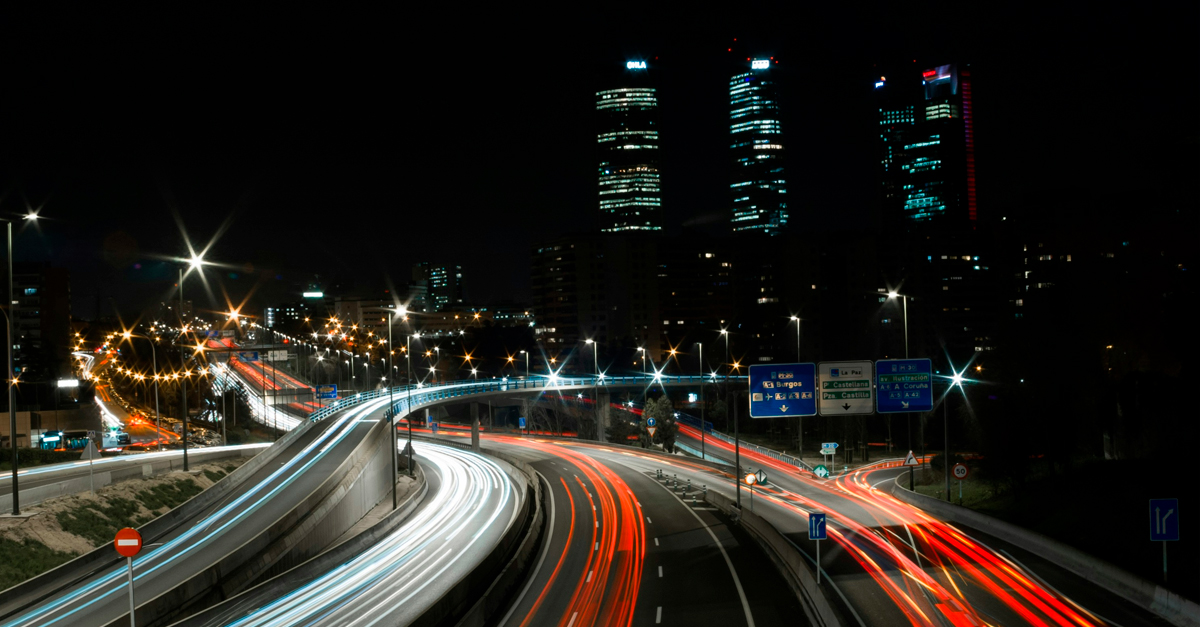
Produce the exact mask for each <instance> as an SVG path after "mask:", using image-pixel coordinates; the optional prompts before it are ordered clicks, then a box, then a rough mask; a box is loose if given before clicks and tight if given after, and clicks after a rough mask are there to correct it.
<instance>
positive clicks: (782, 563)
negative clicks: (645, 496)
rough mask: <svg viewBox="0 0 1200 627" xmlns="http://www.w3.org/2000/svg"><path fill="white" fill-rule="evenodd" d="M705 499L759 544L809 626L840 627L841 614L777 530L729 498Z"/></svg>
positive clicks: (710, 494)
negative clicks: (789, 590)
mask: <svg viewBox="0 0 1200 627" xmlns="http://www.w3.org/2000/svg"><path fill="white" fill-rule="evenodd" d="M704 499H705V501H707V502H708V503H709V504H711V505H712V506H714V507H716V508H717V509H719V510H721V511H722V512H725V513H726V514H727V515H729V516H731V517H733V519H734V520H736V521H737V522H738V524H740V525H741V526H742V528H744V529H745V530H746V531H748V532H750V536H751V537H752V538H754V539H755V541H757V542H758V544H759V546H761V547H762V549H763V551H764V552H766V554H767V556H768V557H770V558H771V562H773V563H774V564H775V568H777V569H778V570H779V572H780V574H782V575H783V578H784V579H785V580H786V581H787V582H788V585H789V586H791V588H792V591H793V592H794V593H795V594H796V599H797V600H799V601H800V605H801V606H802V607H803V608H804V613H805V614H807V615H808V619H809V622H811V623H812V624H814V625H821V626H826V627H838V626H840V625H841V624H842V617H841V614H840V613H838V612H837V610H835V609H834V608H833V604H831V603H830V602H829V599H828V598H827V597H826V596H825V592H824V590H825V589H824V588H823V587H821V586H818V585H817V580H816V578H815V577H814V576H813V574H812V572H810V571H809V570H808V568H809V567H808V563H807V560H806V559H805V558H804V556H803V555H802V554H801V553H800V551H799V550H798V549H797V548H796V547H795V545H793V544H792V543H791V542H790V541H788V539H787V538H785V537H784V536H783V534H781V533H779V530H777V529H775V527H774V526H772V525H771V523H769V522H767V521H765V520H763V519H762V518H760V517H759V516H758V515H757V514H755V513H754V512H751V511H748V510H745V509H742V510H739V509H738V508H737V507H736V506H735V505H734V504H733V501H732V500H731V499H730V498H729V497H727V496H724V495H722V494H720V493H718V492H716V491H714V490H709V491H708V492H706V493H705V495H704Z"/></svg>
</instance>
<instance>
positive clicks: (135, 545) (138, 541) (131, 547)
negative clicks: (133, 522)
mask: <svg viewBox="0 0 1200 627" xmlns="http://www.w3.org/2000/svg"><path fill="white" fill-rule="evenodd" d="M113 546H114V547H115V548H116V549H117V553H120V554H121V555H122V556H124V557H133V556H134V555H137V554H138V551H140V550H142V534H140V533H138V532H137V529H132V528H130V527H125V528H124V529H122V530H120V531H118V532H117V538H116V540H114V541H113Z"/></svg>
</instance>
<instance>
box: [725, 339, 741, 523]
mask: <svg viewBox="0 0 1200 627" xmlns="http://www.w3.org/2000/svg"><path fill="white" fill-rule="evenodd" d="M721 335H723V336H725V369H726V370H725V400H726V403H727V404H728V407H726V408H725V417H726V418H725V419H726V420H728V419H729V417H730V416H731V415H732V416H733V468H734V477H733V479H734V481H733V483H734V490H736V491H737V508H738V510H741V509H742V481H741V476H742V447H741V441H740V438H739V436H738V420H737V415H736V413H737V403H736V402H735V394H736V393H735V392H733V391H732V390H730V389H729V378H730V377H731V376H733V364H732V363H730V361H729V330H728V329H721Z"/></svg>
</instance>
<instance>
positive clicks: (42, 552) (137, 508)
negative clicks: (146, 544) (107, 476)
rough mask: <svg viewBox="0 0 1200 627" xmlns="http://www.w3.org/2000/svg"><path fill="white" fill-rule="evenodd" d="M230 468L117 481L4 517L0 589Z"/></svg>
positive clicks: (147, 516)
mask: <svg viewBox="0 0 1200 627" xmlns="http://www.w3.org/2000/svg"><path fill="white" fill-rule="evenodd" d="M239 463H240V462H239ZM236 468H237V465H236V464H230V463H224V464H208V465H205V466H203V467H202V468H201V474H200V475H199V476H196V477H195V478H193V477H184V478H180V477H179V476H178V475H177V474H176V475H173V476H172V475H168V476H164V477H157V478H152V479H143V480H135V481H127V482H122V483H119V484H115V485H112V486H108V487H106V488H103V489H102V490H100V491H99V494H98V495H97V496H93V495H91V494H90V493H84V494H77V495H71V496H66V497H62V498H60V499H53V500H52V501H46V502H44V503H41V504H38V505H37V506H36V507H35V508H34V509H36V510H39V512H40V513H39V514H38V515H36V516H33V517H31V518H28V519H9V520H7V521H4V525H3V526H2V527H0V590H5V589H8V588H10V587H12V586H14V585H16V584H18V583H21V582H22V581H25V580H27V579H29V578H31V577H35V576H37V575H39V574H41V573H43V572H46V571H48V570H50V569H52V568H55V567H56V566H59V565H61V564H63V563H65V562H68V561H70V560H72V559H74V558H75V557H78V556H79V555H81V554H82V553H84V552H86V551H88V550H90V549H91V548H95V547H97V546H101V545H103V544H107V543H110V542H112V539H113V536H114V535H115V534H116V532H117V530H118V529H121V528H122V527H135V528H136V527H140V526H142V525H144V524H146V523H148V522H150V521H151V520H154V519H155V518H157V517H159V516H161V515H163V514H165V513H167V512H168V511H170V510H172V509H174V508H175V507H178V506H179V505H181V504H182V503H184V502H185V501H187V500H188V499H190V498H192V497H194V496H196V495H197V494H200V493H201V492H203V491H204V490H205V489H206V488H208V487H210V486H211V485H213V484H214V483H216V482H217V481H219V480H221V479H222V478H224V477H225V476H226V475H227V474H228V473H230V472H233V471H234V470H235V469H236ZM50 547H55V548H50ZM62 548H67V549H68V550H60V549H62Z"/></svg>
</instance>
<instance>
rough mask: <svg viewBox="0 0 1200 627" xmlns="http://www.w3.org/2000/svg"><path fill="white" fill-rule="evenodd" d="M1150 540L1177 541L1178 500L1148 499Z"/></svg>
mask: <svg viewBox="0 0 1200 627" xmlns="http://www.w3.org/2000/svg"><path fill="white" fill-rule="evenodd" d="M1150 539H1151V540H1166V541H1170V542H1176V541H1178V540H1179V499H1150ZM1164 555H1165V554H1164ZM1164 559H1166V558H1164ZM1164 568H1165V566H1164Z"/></svg>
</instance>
